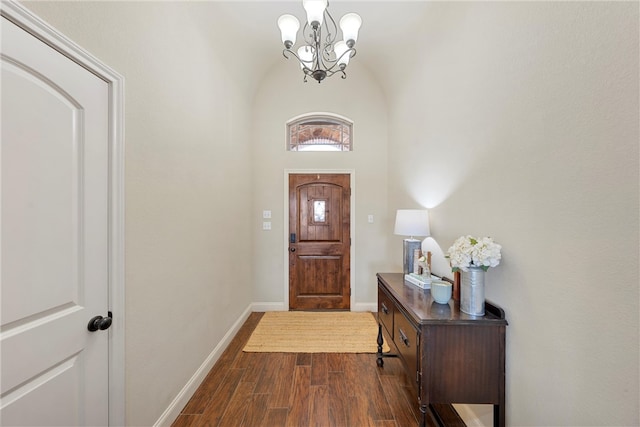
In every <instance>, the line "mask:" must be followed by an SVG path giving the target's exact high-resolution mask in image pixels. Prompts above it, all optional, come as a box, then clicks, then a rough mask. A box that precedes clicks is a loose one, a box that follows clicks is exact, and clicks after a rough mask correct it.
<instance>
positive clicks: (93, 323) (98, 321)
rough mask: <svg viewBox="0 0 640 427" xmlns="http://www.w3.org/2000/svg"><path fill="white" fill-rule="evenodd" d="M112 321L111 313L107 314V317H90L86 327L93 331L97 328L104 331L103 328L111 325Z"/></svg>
mask: <svg viewBox="0 0 640 427" xmlns="http://www.w3.org/2000/svg"><path fill="white" fill-rule="evenodd" d="M109 314H111V313H109ZM112 321H113V319H112V318H111V315H109V316H108V317H102V316H95V317H92V318H91V320H89V324H88V325H87V329H88V330H89V331H90V332H95V331H97V330H101V331H104V330H105V329H109V326H111V322H112Z"/></svg>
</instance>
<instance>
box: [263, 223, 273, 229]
mask: <svg viewBox="0 0 640 427" xmlns="http://www.w3.org/2000/svg"><path fill="white" fill-rule="evenodd" d="M262 229H263V230H271V221H264V222H263V223H262Z"/></svg>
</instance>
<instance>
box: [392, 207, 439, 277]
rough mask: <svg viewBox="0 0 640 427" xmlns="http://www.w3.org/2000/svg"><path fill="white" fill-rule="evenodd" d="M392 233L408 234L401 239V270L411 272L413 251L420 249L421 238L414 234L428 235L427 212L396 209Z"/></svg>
mask: <svg viewBox="0 0 640 427" xmlns="http://www.w3.org/2000/svg"><path fill="white" fill-rule="evenodd" d="M394 234H396V235H399V236H410V237H409V238H408V239H404V240H403V246H402V247H403V254H402V257H403V258H402V259H403V272H404V274H409V273H413V272H414V271H413V269H414V267H413V266H414V254H415V251H416V250H418V251H420V250H421V249H422V240H418V239H415V238H414V236H421V237H429V235H430V234H431V232H430V231H429V212H428V211H426V210H420V209H398V211H397V212H396V226H395V229H394Z"/></svg>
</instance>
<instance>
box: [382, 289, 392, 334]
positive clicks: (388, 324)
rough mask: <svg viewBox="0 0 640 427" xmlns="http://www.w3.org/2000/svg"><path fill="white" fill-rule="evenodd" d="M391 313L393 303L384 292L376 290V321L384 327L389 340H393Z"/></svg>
mask: <svg viewBox="0 0 640 427" xmlns="http://www.w3.org/2000/svg"><path fill="white" fill-rule="evenodd" d="M393 312H394V304H393V301H392V300H391V298H389V296H388V295H387V293H386V292H384V291H383V290H382V289H380V288H378V320H379V322H380V323H382V324H383V325H384V327H385V329H386V330H387V333H388V334H389V336H390V337H391V339H393Z"/></svg>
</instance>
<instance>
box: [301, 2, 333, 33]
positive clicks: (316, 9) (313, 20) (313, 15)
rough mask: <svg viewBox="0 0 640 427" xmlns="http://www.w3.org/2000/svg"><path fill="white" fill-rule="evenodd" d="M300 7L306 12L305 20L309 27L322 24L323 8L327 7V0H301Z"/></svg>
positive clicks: (316, 26)
mask: <svg viewBox="0 0 640 427" xmlns="http://www.w3.org/2000/svg"><path fill="white" fill-rule="evenodd" d="M302 7H304V10H305V11H306V12H307V22H308V23H309V26H310V27H311V28H318V27H320V26H321V25H322V20H323V18H324V10H325V9H326V8H327V0H302Z"/></svg>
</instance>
